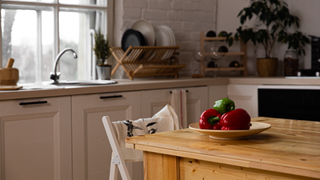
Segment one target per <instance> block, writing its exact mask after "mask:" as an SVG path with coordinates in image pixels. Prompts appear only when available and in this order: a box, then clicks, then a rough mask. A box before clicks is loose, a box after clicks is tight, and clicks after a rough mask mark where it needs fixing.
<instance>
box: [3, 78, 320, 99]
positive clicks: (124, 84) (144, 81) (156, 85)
mask: <svg viewBox="0 0 320 180" xmlns="http://www.w3.org/2000/svg"><path fill="white" fill-rule="evenodd" d="M113 80H115V81H117V82H118V83H117V84H111V85H95V86H66V87H61V86H59V87H50V88H49V87H46V88H44V89H42V88H41V89H40V88H27V86H25V87H23V88H22V89H21V90H10V91H0V100H11V99H23V98H41V97H55V96H70V95H82V94H93V93H111V92H124V91H138V90H152V89H164V88H180V87H194V86H213V85H227V84H247V85H264V84H268V85H294V86H298V85H311V86H320V79H312V78H310V79H306V78H301V79H293V78H292V79H288V78H285V77H274V78H270V77H268V78H261V77H230V78H228V77H223V78H189V77H180V78H137V79H134V80H133V81H131V80H130V79H113Z"/></svg>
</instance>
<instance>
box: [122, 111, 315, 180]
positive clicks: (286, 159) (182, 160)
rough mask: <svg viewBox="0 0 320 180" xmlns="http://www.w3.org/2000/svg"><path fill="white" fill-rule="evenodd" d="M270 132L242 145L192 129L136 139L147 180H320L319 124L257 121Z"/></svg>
mask: <svg viewBox="0 0 320 180" xmlns="http://www.w3.org/2000/svg"><path fill="white" fill-rule="evenodd" d="M252 121H256V122H265V123H269V124H271V125H272V127H271V128H270V129H268V130H266V131H264V132H262V133H259V134H256V135H253V136H250V137H249V138H247V139H243V140H217V139H212V138H209V136H208V135H204V134H201V133H198V132H195V131H193V130H191V129H183V130H177V131H169V132H162V133H157V134H151V135H144V136H135V137H130V138H127V139H126V146H127V147H128V148H133V149H140V150H143V151H144V179H145V180H151V179H152V180H158V179H159V180H160V179H161V180H173V179H174V180H213V179H214V180H217V179H218V180H226V179H230V180H234V179H241V180H242V179H243V180H244V179H250V180H259V179H261V180H262V179H263V180H266V179H268V180H272V179H281V180H298V179H299V180H311V179H320V122H313V121H298V120H286V119H276V118H266V117H259V118H253V119H252Z"/></svg>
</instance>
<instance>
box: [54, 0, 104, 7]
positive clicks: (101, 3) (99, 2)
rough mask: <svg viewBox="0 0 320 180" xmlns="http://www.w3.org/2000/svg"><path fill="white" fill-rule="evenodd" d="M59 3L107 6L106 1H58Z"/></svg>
mask: <svg viewBox="0 0 320 180" xmlns="http://www.w3.org/2000/svg"><path fill="white" fill-rule="evenodd" d="M59 3H62V4H79V5H100V6H107V0H59Z"/></svg>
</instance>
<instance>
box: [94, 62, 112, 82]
mask: <svg viewBox="0 0 320 180" xmlns="http://www.w3.org/2000/svg"><path fill="white" fill-rule="evenodd" d="M96 69H97V75H98V80H110V79H111V65H109V64H104V65H97V66H96Z"/></svg>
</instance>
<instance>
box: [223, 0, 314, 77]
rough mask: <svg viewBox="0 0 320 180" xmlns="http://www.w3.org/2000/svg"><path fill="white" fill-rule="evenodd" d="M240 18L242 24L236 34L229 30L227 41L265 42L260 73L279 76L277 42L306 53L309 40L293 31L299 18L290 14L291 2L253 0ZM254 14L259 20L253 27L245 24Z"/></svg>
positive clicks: (297, 25)
mask: <svg viewBox="0 0 320 180" xmlns="http://www.w3.org/2000/svg"><path fill="white" fill-rule="evenodd" d="M238 17H239V18H240V23H241V26H239V28H237V30H236V33H235V34H234V35H233V33H229V34H228V35H227V40H226V41H227V42H228V44H229V46H231V45H232V44H233V41H234V39H235V40H236V41H238V40H239V39H240V38H241V39H242V40H243V41H244V43H247V42H248V41H251V42H252V43H253V44H254V45H257V44H262V45H263V48H264V51H265V57H264V58H260V59H257V68H258V69H257V70H258V73H259V75H260V76H274V75H276V72H277V63H278V59H277V58H274V57H272V50H273V48H274V45H275V43H285V44H288V49H293V50H295V51H297V53H298V54H299V55H301V54H304V55H305V50H304V49H303V48H304V46H305V45H306V44H308V43H310V40H309V38H308V37H307V36H306V35H304V34H303V33H302V32H300V31H297V30H296V31H294V29H295V28H299V18H298V17H297V16H294V15H291V14H290V12H289V9H288V5H287V4H286V3H285V2H284V1H283V0H250V5H249V6H248V7H245V8H243V9H242V10H241V11H240V12H239V14H238ZM253 17H257V19H258V21H259V23H257V24H256V25H255V26H254V27H247V26H245V25H244V24H245V22H247V21H248V20H251V19H252V18H253ZM268 68H269V69H268Z"/></svg>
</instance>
